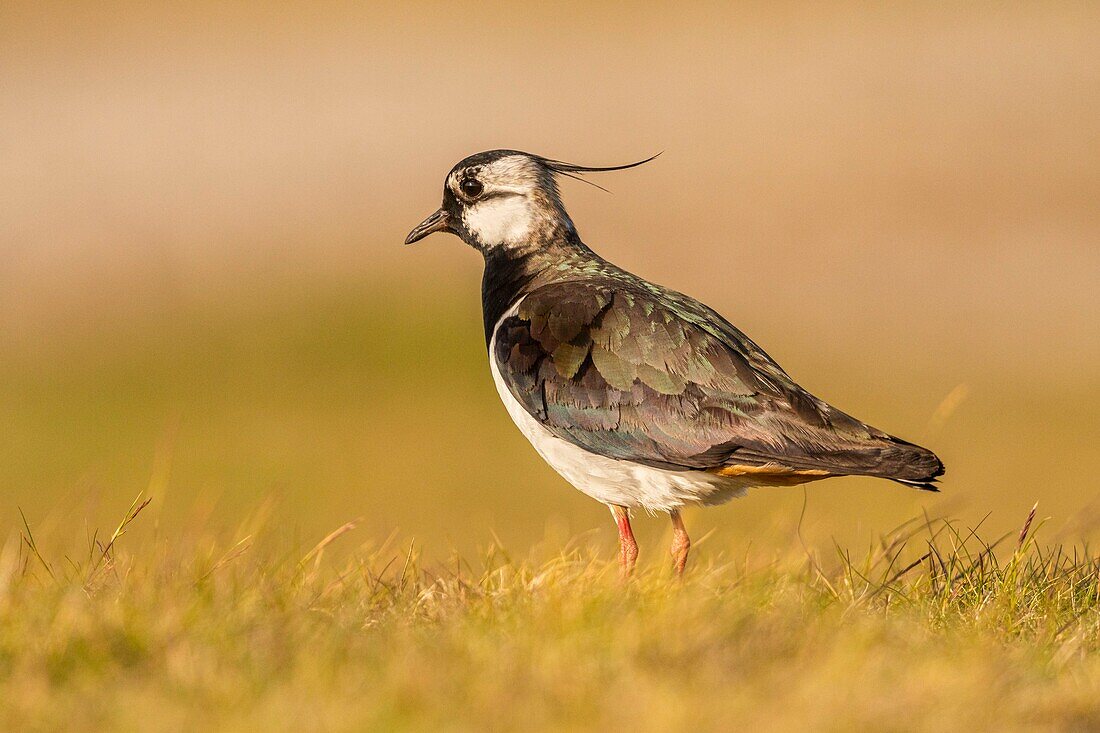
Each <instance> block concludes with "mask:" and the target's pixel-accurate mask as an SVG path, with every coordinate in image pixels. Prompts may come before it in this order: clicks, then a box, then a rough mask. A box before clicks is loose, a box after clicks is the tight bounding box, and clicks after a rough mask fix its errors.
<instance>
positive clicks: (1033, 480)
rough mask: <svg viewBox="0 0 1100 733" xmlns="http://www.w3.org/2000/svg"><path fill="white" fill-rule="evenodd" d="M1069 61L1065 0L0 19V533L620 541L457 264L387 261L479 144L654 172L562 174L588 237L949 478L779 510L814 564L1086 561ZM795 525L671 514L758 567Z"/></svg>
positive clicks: (1081, 86)
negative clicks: (540, 445) (126, 512)
mask: <svg viewBox="0 0 1100 733" xmlns="http://www.w3.org/2000/svg"><path fill="white" fill-rule="evenodd" d="M1098 38H1100V6H1098V5H1096V4H1095V3H1065V4H1059V3H1032V4H1016V5H1013V6H1012V7H1006V6H1004V5H1003V4H985V3H969V4H939V3H912V4H909V3H905V4H901V3H899V4H891V5H889V6H888V7H877V8H873V9H867V8H864V7H857V6H856V5H855V4H851V5H848V4H844V5H832V6H825V5H815V6H814V7H813V8H804V7H799V6H797V5H793V4H785V3H780V4H775V3H770V2H769V3H763V2H761V3H749V4H738V5H734V6H729V5H726V4H718V3H715V4H703V5H694V4H693V5H679V6H676V7H675V8H672V7H671V6H667V7H666V6H651V7H640V6H631V7H627V6H620V5H615V4H605V3H595V4H588V3H576V4H572V5H569V6H568V7H567V6H562V5H558V6H555V7H547V8H545V9H536V8H530V7H525V6H522V5H519V4H514V3H508V4H503V3H458V4H456V3H446V4H443V3H441V4H431V3H421V4H415V5H409V6H405V7H402V8H390V9H380V8H375V7H370V6H367V5H354V4H330V3H309V4H300V5H291V4H278V5H274V4H271V5H260V4H243V3H242V4H238V5H225V4H215V3H176V4H171V5H162V4H152V3H132V4H115V3H106V4H104V3H87V2H85V3H65V4H57V5H52V6H49V5H44V4H40V3H18V2H16V3H11V2H9V3H4V4H2V5H0V89H2V90H3V94H2V95H0V173H2V175H0V534H3V535H7V534H9V533H10V532H11V531H12V530H13V529H14V528H15V527H16V526H17V525H18V524H19V522H20V520H19V517H18V512H17V507H21V508H22V509H23V511H24V512H26V514H27V517H28V519H29V520H30V521H31V522H32V524H34V525H35V526H39V527H47V528H48V527H54V528H58V529H60V530H61V531H62V532H76V531H77V530H79V532H80V533H81V534H82V533H83V527H84V525H85V522H87V523H88V524H90V525H92V526H96V525H97V524H100V525H102V524H106V523H107V521H108V519H109V518H114V517H117V515H118V514H119V513H120V512H121V510H122V508H124V506H125V505H127V504H128V503H129V500H130V499H131V498H132V497H133V496H134V495H135V494H136V493H137V492H138V491H140V490H148V491H151V492H152V494H153V495H154V498H155V502H154V507H153V511H155V512H157V516H158V521H159V522H160V523H162V525H163V526H164V527H167V528H168V529H169V530H171V528H173V527H177V528H178V527H182V526H183V522H184V520H185V518H187V517H192V516H194V515H195V513H196V512H198V513H200V514H201V513H208V514H210V515H212V516H214V517H217V518H218V519H219V521H223V522H225V523H226V525H227V526H235V524H237V523H240V522H242V521H243V519H244V517H246V516H249V515H253V514H255V513H256V512H257V511H258V507H262V506H266V505H268V504H269V503H270V504H271V505H272V506H273V507H274V509H273V510H272V511H273V512H274V516H275V517H277V521H278V523H279V526H280V527H283V528H285V529H286V531H287V532H288V533H293V534H302V535H304V536H307V537H314V536H315V535H317V534H318V533H323V532H325V531H327V530H329V529H331V528H332V527H334V526H336V525H338V524H340V523H341V522H343V521H346V520H348V519H351V518H353V517H356V516H364V517H365V518H366V519H365V528H366V531H367V532H368V533H369V535H365V536H364V537H366V536H369V537H371V538H375V539H377V540H379V541H380V540H381V538H383V537H385V536H387V535H388V534H389V533H390V532H392V531H394V530H398V531H399V533H400V535H401V536H402V537H403V538H405V539H415V540H416V541H418V542H421V543H425V544H426V545H427V547H428V549H429V551H431V552H433V553H441V552H445V551H447V550H449V549H451V548H458V549H460V550H464V551H466V550H470V549H472V548H474V547H477V546H479V545H484V544H487V543H488V542H489V541H490V539H491V536H492V534H491V533H492V532H494V531H495V532H496V533H497V534H498V535H499V536H500V537H501V539H503V540H504V541H505V542H506V543H508V544H509V545H510V546H511V547H513V548H515V549H518V550H525V549H526V548H528V547H531V546H532V545H533V544H535V543H538V542H539V541H541V540H543V539H546V540H548V542H547V545H548V546H549V545H553V541H556V540H557V538H563V537H568V536H574V535H577V534H580V533H584V532H587V531H588V530H590V529H597V532H596V533H595V534H593V535H590V536H591V537H594V538H595V539H594V540H593V541H595V542H597V543H603V544H605V545H606V546H607V548H610V547H611V544H612V542H613V540H612V536H613V533H612V528H611V526H610V522H609V520H608V517H607V516H606V511H605V510H603V509H602V508H601V507H599V506H598V505H597V504H595V503H594V502H592V501H591V500H589V499H587V498H585V497H584V496H582V495H580V494H579V493H577V492H575V491H574V490H573V489H571V488H569V487H568V486H567V485H566V484H564V483H563V482H562V481H561V480H560V479H558V478H557V476H556V475H555V474H553V473H552V472H551V471H550V469H549V468H547V467H545V466H544V465H543V464H542V463H541V462H540V460H539V459H538V458H537V456H536V455H535V454H534V452H533V451H532V450H531V449H530V448H529V447H528V445H527V444H526V442H525V441H524V439H523V438H522V437H521V436H520V435H519V434H518V432H517V431H515V430H514V428H513V427H512V425H511V423H510V421H509V419H508V417H507V415H506V414H505V412H504V410H503V409H502V408H501V406H500V405H499V402H498V399H497V396H496V394H495V392H494V390H493V388H492V385H491V381H490V378H489V373H488V369H487V366H486V364H485V356H484V344H483V341H482V336H481V322H480V303H479V297H478V288H479V277H480V260H479V258H478V256H477V255H476V254H475V253H474V252H472V251H470V250H468V249H467V248H465V247H464V246H463V245H461V243H459V242H458V240H456V239H453V238H446V237H442V236H441V237H438V238H432V239H430V240H428V241H426V242H424V243H422V244H420V245H419V246H417V247H413V248H407V249H406V248H404V247H402V245H401V241H402V239H403V237H404V235H405V234H406V233H407V231H408V230H409V229H410V228H411V227H412V226H413V225H414V224H416V223H417V222H418V221H420V219H421V218H422V217H423V216H424V215H425V214H427V213H428V212H430V211H432V210H433V209H434V208H435V207H436V206H437V205H438V202H439V198H440V191H441V185H442V179H443V176H444V174H445V173H446V172H447V170H448V169H449V168H450V166H451V165H452V164H453V163H454V162H455V161H457V160H458V159H460V158H462V157H464V156H466V155H468V154H470V153H473V152H476V151H478V150H483V149H489V148H497V147H513V148H519V149H523V150H529V151H532V152H537V153H540V154H544V155H548V156H551V157H556V158H561V159H566V160H571V161H576V162H580V163H586V164H592V165H599V164H613V163H622V162H626V161H630V160H634V159H637V158H640V157H644V156H647V155H650V154H652V153H654V152H656V151H659V150H663V151H665V152H664V155H662V156H661V157H660V158H658V159H657V160H656V161H654V162H653V163H651V164H649V165H647V166H645V167H643V168H640V169H637V170H633V171H629V172H622V173H618V174H611V175H607V176H603V177H601V178H599V180H598V182H599V183H601V184H602V185H605V186H607V187H608V188H610V189H611V190H612V191H614V194H613V195H607V194H605V193H602V192H600V191H598V190H596V189H594V188H590V187H587V186H583V185H580V184H575V183H572V182H568V181H567V182H566V183H565V186H564V189H565V196H566V202H567V205H568V206H569V208H570V211H571V213H572V214H573V217H574V219H575V221H576V222H577V224H578V227H579V228H580V231H581V234H582V236H583V237H584V238H585V240H586V241H587V242H588V243H589V244H590V245H592V246H593V247H594V248H595V249H597V250H598V251H599V252H601V253H602V254H604V255H605V256H607V257H609V258H610V259H612V260H614V261H616V262H618V263H619V264H621V265H624V266H626V267H628V268H630V269H632V270H634V271H635V272H637V273H639V274H641V275H643V276H645V277H648V278H651V279H654V280H656V281H658V282H661V283H663V284H666V285H669V286H672V287H674V288H676V289H679V290H683V291H686V292H688V293H691V294H693V295H695V296H697V297H699V298H701V299H703V300H704V301H706V302H707V303H709V304H711V305H713V306H714V307H716V308H717V309H718V310H720V311H721V312H723V313H724V314H725V315H726V316H727V317H729V318H730V319H731V320H732V321H733V322H734V323H736V324H737V325H739V326H740V327H741V328H743V329H744V330H745V331H747V332H748V333H749V334H750V335H751V336H752V337H753V338H754V339H755V340H757V341H758V342H759V343H761V345H763V346H764V347H765V348H766V349H767V350H768V351H769V352H770V353H771V354H772V355H773V356H774V357H776V359H778V360H779V361H780V363H782V364H783V365H784V366H785V367H786V368H787V369H788V371H789V372H791V374H792V375H793V376H794V377H795V378H796V379H798V380H800V381H801V382H802V383H803V384H804V385H805V386H806V387H807V388H809V389H811V390H812V391H814V392H816V393H817V394H819V395H820V396H822V397H824V398H825V399H827V400H829V401H831V402H834V403H835V404H837V405H838V406H840V407H842V408H844V409H846V410H848V411H850V412H853V413H854V414H856V415H858V416H860V417H862V418H864V419H866V420H868V421H870V422H872V423H874V424H876V425H878V426H880V427H882V428H884V429H887V430H889V431H891V432H894V433H897V434H899V435H901V436H903V437H906V438H909V439H911V440H915V441H921V442H925V443H926V444H928V445H929V446H930V447H932V448H934V449H935V450H937V451H938V452H939V453H940V454H941V455H942V457H943V458H944V460H945V461H946V463H947V465H948V474H947V476H946V480H945V481H944V484H943V493H942V494H940V495H938V496H933V495H928V494H923V493H918V492H912V491H907V490H904V489H902V488H900V487H896V486H894V485H891V484H887V483H885V482H876V481H873V480H863V479H843V480H835V481H830V482H826V483H823V484H819V485H814V486H811V487H809V507H808V510H807V515H806V520H805V523H804V525H805V526H804V528H803V532H804V534H805V535H806V537H807V538H808V540H809V541H811V542H815V543H818V544H821V543H825V542H827V541H828V540H829V539H830V538H832V537H836V538H838V539H841V540H843V541H845V542H865V541H868V540H869V539H870V538H872V537H873V536H874V535H875V534H876V533H877V532H879V531H884V530H887V529H889V528H890V527H892V526H893V525H895V524H898V523H899V522H901V521H903V520H905V519H907V518H909V517H911V516H913V515H914V514H916V513H918V512H920V511H927V512H928V513H929V514H932V515H936V514H944V513H949V514H952V515H955V516H959V517H961V518H963V519H964V520H965V521H969V522H975V521H978V520H979V519H981V518H982V517H983V516H984V515H986V514H987V513H990V512H991V513H992V514H991V516H990V518H989V520H988V527H990V533H991V534H995V533H996V531H998V530H1001V529H1007V528H1009V527H1012V526H1014V525H1017V524H1018V523H1019V521H1020V520H1021V519H1022V517H1023V516H1024V515H1025V514H1026V512H1027V510H1028V508H1030V506H1031V504H1032V503H1033V502H1035V501H1036V500H1038V501H1039V502H1040V514H1041V515H1042V516H1050V517H1051V518H1052V520H1051V523H1050V526H1051V527H1053V528H1054V529H1055V531H1057V532H1060V533H1061V536H1063V537H1066V538H1069V539H1077V538H1080V537H1083V536H1087V535H1089V534H1090V533H1091V534H1095V533H1094V531H1093V529H1092V528H1093V526H1094V514H1096V513H1097V510H1098V509H1100V507H1098V506H1097V505H1096V503H1095V502H1096V499H1097V489H1098V481H1097V478H1096V468H1095V466H1096V464H1097V462H1098V460H1100V443H1098V440H1097V439H1098V437H1100V430H1098V428H1100V420H1098V418H1097V411H1098V408H1100V328H1098V326H1097V316H1098V313H1100V247H1098V244H1100V206H1098V202H1100V45H1098V44H1097V39H1098ZM802 500H803V494H802V490H801V489H794V490H784V491H780V490H774V491H757V492H755V493H753V494H751V495H750V496H749V497H748V498H746V499H743V500H740V501H736V502H733V503H732V504H729V505H727V506H725V507H723V508H721V509H716V510H708V511H707V512H694V513H692V515H691V516H690V517H689V523H690V524H691V525H692V527H693V529H694V532H695V533H696V535H701V534H702V533H703V532H704V531H705V530H707V529H709V528H712V527H717V528H719V533H718V534H717V535H716V537H715V538H714V539H712V540H710V541H711V542H713V543H715V546H717V547H718V548H725V547H733V546H737V544H738V543H740V542H744V541H746V538H750V537H759V535H760V533H761V530H762V529H764V528H767V529H769V530H770V531H774V532H775V533H776V536H777V537H779V538H783V537H787V538H788V539H789V538H790V537H791V536H792V532H793V528H794V526H795V523H796V521H797V519H798V515H799V511H800V509H801V506H802ZM642 524H643V529H642V532H643V534H647V535H648V538H649V539H656V538H657V535H658V534H659V533H661V532H664V531H665V522H663V521H662V522H658V521H649V522H645V521H643V522H642ZM662 552H663V551H662ZM651 553H652V554H651V555H650V557H653V556H656V555H657V552H656V550H655V548H654V549H653V550H651Z"/></svg>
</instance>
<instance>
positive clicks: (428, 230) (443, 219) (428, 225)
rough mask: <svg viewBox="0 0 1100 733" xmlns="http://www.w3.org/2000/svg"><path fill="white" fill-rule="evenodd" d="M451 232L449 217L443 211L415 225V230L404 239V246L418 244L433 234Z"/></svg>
mask: <svg viewBox="0 0 1100 733" xmlns="http://www.w3.org/2000/svg"><path fill="white" fill-rule="evenodd" d="M449 231H452V230H451V216H450V214H448V213H447V212H446V211H444V210H443V209H440V210H439V211H437V212H435V213H434V214H432V215H431V216H429V217H428V218H427V219H425V220H424V221H422V222H420V223H419V224H417V225H416V228H415V229H413V230H412V231H411V232H409V236H407V237H405V244H412V243H413V242H419V241H420V240H421V239H423V238H424V237H426V236H428V235H429V234H433V233H435V232H449Z"/></svg>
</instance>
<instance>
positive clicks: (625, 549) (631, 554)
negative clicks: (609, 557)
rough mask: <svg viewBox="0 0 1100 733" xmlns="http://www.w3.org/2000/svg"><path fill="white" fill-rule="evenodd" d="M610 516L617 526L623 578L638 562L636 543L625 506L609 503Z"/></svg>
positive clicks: (626, 576) (629, 574) (628, 574)
mask: <svg viewBox="0 0 1100 733" xmlns="http://www.w3.org/2000/svg"><path fill="white" fill-rule="evenodd" d="M611 516H613V517H615V524H616V525H618V527H619V562H620V564H621V570H622V576H623V578H624V579H625V578H629V577H630V576H631V574H632V573H633V572H634V565H635V564H637V562H638V543H637V541H635V539H634V532H633V531H631V529H630V512H628V511H627V509H626V507H623V506H618V505H614V504H613V505H611Z"/></svg>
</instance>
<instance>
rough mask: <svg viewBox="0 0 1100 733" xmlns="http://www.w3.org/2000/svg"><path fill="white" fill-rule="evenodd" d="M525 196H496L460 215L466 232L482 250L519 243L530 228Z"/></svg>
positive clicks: (532, 222) (531, 221)
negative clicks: (476, 239)
mask: <svg viewBox="0 0 1100 733" xmlns="http://www.w3.org/2000/svg"><path fill="white" fill-rule="evenodd" d="M534 218H535V217H534V212H533V211H531V205H530V202H529V201H528V199H527V197H526V196H522V195H519V196H499V197H495V198H491V199H488V200H486V201H481V202H478V203H476V204H474V205H473V206H470V207H468V208H467V209H466V210H465V211H464V212H463V213H462V223H463V224H465V225H466V229H467V231H469V232H470V233H471V234H473V235H474V236H475V237H477V238H478V241H480V242H481V243H482V244H483V245H485V246H486V247H493V246H497V245H515V244H520V243H522V242H523V241H524V240H525V239H526V238H527V236H528V235H529V234H530V233H531V229H532V227H533V226H534Z"/></svg>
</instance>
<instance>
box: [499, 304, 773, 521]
mask: <svg viewBox="0 0 1100 733" xmlns="http://www.w3.org/2000/svg"><path fill="white" fill-rule="evenodd" d="M518 308H519V302H517V303H516V304H515V305H513V306H512V307H511V308H510V309H509V310H508V312H506V313H505V314H504V315H503V316H502V317H501V319H500V321H498V322H497V324H496V326H494V327H493V338H492V341H491V343H490V344H489V367H490V369H491V370H492V372H493V383H494V384H496V388H497V393H498V394H499V395H500V399H501V400H502V401H503V402H504V406H505V408H507V410H508V414H509V415H511V416H512V420H513V421H514V422H515V423H516V426H517V427H518V428H519V429H520V432H522V433H523V434H524V435H525V436H526V437H527V439H528V440H529V441H531V445H533V446H534V447H535V450H536V451H538V454H539V455H540V456H542V458H543V460H545V461H546V462H547V463H549V464H550V466H551V467H552V468H553V469H554V470H555V471H557V472H558V473H559V474H561V476H562V477H563V478H564V479H565V480H566V481H568V482H569V483H571V484H572V485H573V486H575V487H576V488H577V489H579V490H581V491H582V492H584V493H585V494H588V495H589V496H591V497H592V498H593V499H595V500H597V501H601V502H603V503H604V504H617V505H619V506H625V507H630V508H637V507H640V508H643V509H646V510H648V511H669V510H671V509H677V508H679V507H682V506H684V505H685V504H721V503H723V502H725V501H729V500H730V499H732V498H734V497H737V496H743V495H744V494H745V491H746V490H747V489H748V488H749V487H750V486H752V485H753V482H752V479H750V478H725V477H721V476H715V475H714V474H710V473H706V472H705V471H668V470H665V469H661V468H651V467H649V466H644V465H642V464H640V463H634V462H632V461H620V460H617V459H615V458H608V457H606V456H601V455H599V454H596V453H592V452H591V451H587V450H585V449H584V448H581V447H580V446H577V445H574V444H573V443H570V442H569V441H567V440H563V439H562V438H559V437H558V436H556V435H554V434H553V433H551V432H550V430H549V429H547V428H546V427H545V426H544V425H543V424H542V423H540V422H539V421H538V420H536V419H535V418H534V416H532V415H531V413H529V412H527V410H526V409H525V408H524V407H523V405H521V404H520V403H519V400H517V399H516V398H515V397H514V396H513V395H512V392H511V390H510V389H508V385H507V384H505V383H504V380H503V379H502V378H501V376H500V368H499V367H498V365H497V360H496V348H495V347H496V329H497V328H498V327H499V326H500V323H501V321H503V320H504V319H506V318H510V317H511V316H513V315H515V313H516V310H517V309H518Z"/></svg>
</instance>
